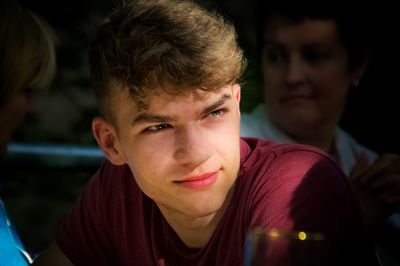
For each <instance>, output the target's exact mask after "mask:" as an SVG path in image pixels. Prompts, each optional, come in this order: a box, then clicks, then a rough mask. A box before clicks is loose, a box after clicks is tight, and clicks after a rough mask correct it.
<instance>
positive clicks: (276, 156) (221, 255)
mask: <svg viewBox="0 0 400 266" xmlns="http://www.w3.org/2000/svg"><path fill="white" fill-rule="evenodd" d="M256 226H261V227H265V228H279V229H285V230H291V229H296V230H303V231H310V232H320V233H323V234H324V235H325V236H326V238H327V239H328V240H329V254H330V255H329V256H330V258H329V260H328V261H329V262H330V263H332V265H377V261H376V258H375V255H374V251H373V248H372V246H371V245H370V242H369V241H367V239H366V236H365V235H364V233H363V232H364V231H363V227H362V225H361V222H360V218H359V213H358V209H357V208H356V204H355V202H354V199H353V197H352V195H351V192H350V189H349V186H348V184H347V180H346V178H345V177H344V176H343V174H342V172H341V170H340V169H339V168H338V167H337V166H336V164H335V163H334V162H333V161H332V160H331V159H330V158H329V156H328V155H326V154H325V153H323V152H322V151H319V150H317V149H315V148H312V147H308V146H303V145H298V144H274V143H272V142H267V141H263V140H257V139H251V138H244V139H242V140H241V167H240V170H239V174H238V178H237V181H236V186H235V191H234V195H233V197H232V201H231V204H230V206H229V208H228V209H227V211H226V214H225V215H224V217H223V218H222V220H221V221H220V224H219V225H218V227H217V229H216V231H215V232H214V234H213V236H212V238H211V239H210V241H209V243H208V244H207V245H206V246H205V247H204V248H203V249H201V250H198V249H191V248H188V247H186V246H185V245H184V243H183V242H182V241H181V240H180V239H179V237H178V236H177V235H176V233H175V232H174V231H173V229H172V228H171V227H170V226H169V225H168V223H167V222H166V221H165V220H164V218H163V216H162V215H161V213H160V211H159V210H158V208H157V206H156V205H155V204H154V202H153V201H152V200H151V199H149V198H148V197H147V196H145V195H144V194H143V193H142V192H141V191H140V189H139V187H138V186H137V184H136V183H135V180H134V178H133V176H132V173H131V171H130V169H129V168H128V167H127V166H114V165H112V164H111V163H109V162H105V163H104V164H103V165H102V166H101V168H100V169H99V171H98V172H97V173H96V175H95V176H94V177H93V178H92V179H91V180H90V181H89V182H88V184H87V185H86V187H85V189H84V191H83V193H82V194H81V196H80V198H79V199H78V201H77V202H76V204H75V206H74V207H73V209H72V211H71V213H70V215H69V216H68V217H67V219H66V220H65V222H64V223H63V224H62V225H61V227H60V229H59V231H58V232H57V236H56V240H57V243H58V245H59V247H60V249H61V250H62V251H63V252H64V253H65V254H66V256H67V257H68V258H69V259H70V260H71V261H72V262H73V263H74V264H76V265H168V266H170V265H171V266H178V265H185V266H186V265H204V266H210V265H218V266H222V265H241V264H242V263H243V253H244V252H243V249H244V240H245V235H246V233H247V232H248V230H249V229H250V228H252V227H256Z"/></svg>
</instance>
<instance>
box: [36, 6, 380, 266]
mask: <svg viewBox="0 0 400 266" xmlns="http://www.w3.org/2000/svg"><path fill="white" fill-rule="evenodd" d="M127 2H128V3H125V4H124V3H120V4H119V5H118V6H117V7H116V8H115V9H114V11H113V12H112V13H111V14H110V15H108V16H107V17H106V19H105V20H104V21H103V23H102V24H101V25H100V27H99V29H98V31H97V33H96V35H95V38H94V39H93V41H92V43H91V45H90V50H89V58H90V60H89V61H90V66H91V76H92V85H93V87H94V89H95V90H96V93H97V97H98V104H99V111H100V116H98V117H95V118H94V119H93V122H92V131H93V135H94V137H95V138H96V140H97V142H98V145H99V146H100V148H101V149H102V151H103V153H104V154H105V157H106V158H107V160H105V161H104V163H103V164H102V166H101V167H100V169H99V170H98V172H97V173H96V174H95V175H94V176H93V177H92V179H91V180H90V181H89V182H88V183H87V185H86V186H85V188H84V190H83V191H82V194H81V195H80V197H79V199H78V200H77V201H76V203H75V205H74V207H73V208H72V210H71V212H70V214H69V216H68V217H67V218H66V220H65V221H64V222H63V223H62V224H61V226H60V228H59V230H58V232H57V233H56V239H55V242H54V243H53V244H52V245H51V246H50V247H49V248H48V249H47V250H45V251H44V252H43V253H42V254H41V255H39V257H38V259H37V260H35V262H34V264H35V265H52V266H55V265H73V264H74V265H207V266H209V265H220V266H221V265H241V264H242V263H243V248H244V241H245V236H246V233H247V232H248V231H249V230H250V229H252V228H253V227H264V228H280V229H284V230H305V231H310V232H320V233H322V234H323V235H324V236H326V238H327V239H328V240H329V245H328V246H327V249H328V250H327V251H328V253H327V254H328V258H327V259H328V260H327V261H326V263H327V264H326V265H329V264H332V265H354V264H355V263H356V262H359V263H360V264H362V265H377V261H376V258H375V254H374V250H373V248H372V245H369V241H368V239H367V238H366V235H365V234H364V230H363V228H362V224H361V219H360V217H359V215H358V214H357V207H356V204H355V201H354V200H353V198H352V195H351V191H350V188H349V187H348V186H347V183H346V179H345V176H344V175H343V173H342V171H341V170H340V169H339V168H338V167H337V166H336V164H335V163H334V162H333V161H332V160H331V159H330V158H329V157H328V156H327V155H326V154H325V153H323V152H322V151H319V150H317V149H315V148H313V147H305V146H303V145H298V144H293V145H275V144H272V143H271V142H267V141H262V140H257V139H240V135H239V129H240V110H239V102H240V86H239V83H238V82H239V80H240V78H241V74H242V72H243V71H244V68H245V60H244V57H243V52H242V50H241V49H240V48H239V47H238V44H237V40H236V33H235V30H234V28H233V26H232V25H231V24H230V23H229V22H227V21H226V20H225V19H223V18H222V17H221V16H220V15H218V14H216V13H214V12H211V11H207V10H205V9H203V8H201V7H199V6H198V5H197V4H195V3H194V2H191V1H180V0H139V1H127ZM285 251H286V250H283V253H284V254H288V253H285ZM308 259H310V260H311V259H312V258H308ZM305 263H306V264H307V262H305Z"/></svg>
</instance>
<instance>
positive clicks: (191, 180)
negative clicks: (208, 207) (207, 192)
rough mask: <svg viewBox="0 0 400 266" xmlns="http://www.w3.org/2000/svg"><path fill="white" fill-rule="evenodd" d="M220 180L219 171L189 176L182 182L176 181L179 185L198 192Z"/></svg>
mask: <svg viewBox="0 0 400 266" xmlns="http://www.w3.org/2000/svg"><path fill="white" fill-rule="evenodd" d="M217 179H218V171H215V172H210V173H205V174H202V175H196V176H189V177H187V178H184V179H182V180H178V181H174V182H175V183H176V184H178V185H182V186H184V187H187V188H190V189H196V190H202V189H206V188H208V187H210V186H211V185H213V184H214V183H215V182H216V181H217Z"/></svg>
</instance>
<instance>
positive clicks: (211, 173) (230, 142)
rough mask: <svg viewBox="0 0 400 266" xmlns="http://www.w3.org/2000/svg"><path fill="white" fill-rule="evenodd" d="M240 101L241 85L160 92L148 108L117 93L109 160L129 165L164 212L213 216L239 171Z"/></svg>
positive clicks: (144, 190) (191, 215)
mask: <svg viewBox="0 0 400 266" xmlns="http://www.w3.org/2000/svg"><path fill="white" fill-rule="evenodd" d="M239 100H240V87H239V85H230V86H227V87H225V88H222V89H220V90H217V91H214V92H206V91H201V90H198V91H195V92H194V93H188V94H184V95H179V96H172V95H168V94H166V93H160V94H157V95H156V96H153V97H151V98H150V104H149V108H148V109H147V110H138V108H137V105H136V104H135V103H134V102H133V101H132V99H131V98H130V96H129V95H128V93H127V92H122V91H121V92H119V94H118V93H117V96H116V97H115V98H114V99H113V103H114V108H113V113H114V117H115V121H116V122H115V127H114V129H115V131H114V137H113V138H114V140H113V142H114V148H115V150H116V152H117V153H118V155H117V156H116V157H113V158H117V160H113V159H110V156H107V157H109V159H110V160H111V161H112V162H113V163H115V164H124V163H126V164H127V165H129V167H130V169H131V171H132V173H133V175H134V177H135V180H136V182H137V184H138V185H139V187H140V188H141V190H142V191H143V192H144V193H145V194H146V195H147V196H148V197H149V198H151V199H153V200H154V201H155V203H156V204H157V205H158V206H159V208H160V209H161V210H162V211H163V213H165V212H168V213H170V214H172V213H176V214H179V215H184V216H189V217H203V216H206V215H212V214H214V213H216V212H217V211H218V210H219V209H220V208H221V207H222V205H223V203H224V200H225V198H226V197H227V195H228V192H229V191H230V189H231V188H232V187H233V184H234V182H235V180H236V177H237V172H238V169H239V164H240V145H239V128H240V126H239V121H240V111H239ZM106 155H107V152H106ZM111 157H112V156H111Z"/></svg>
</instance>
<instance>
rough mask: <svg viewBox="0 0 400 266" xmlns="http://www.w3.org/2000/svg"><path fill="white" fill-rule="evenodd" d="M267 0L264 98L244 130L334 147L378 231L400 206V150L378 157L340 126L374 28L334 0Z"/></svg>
mask: <svg viewBox="0 0 400 266" xmlns="http://www.w3.org/2000/svg"><path fill="white" fill-rule="evenodd" d="M260 2H263V3H262V4H261V6H259V7H258V10H257V12H258V13H259V16H258V19H259V20H258V27H259V28H258V37H259V38H258V44H259V45H258V47H259V52H260V55H259V60H260V62H259V64H260V68H261V69H262V77H263V89H264V97H265V103H263V104H260V105H259V106H257V107H256V108H255V109H254V110H253V111H252V112H251V113H249V114H242V117H241V135H242V136H253V137H259V138H264V139H269V140H274V141H278V142H288V143H302V144H308V145H312V146H316V147H318V148H320V149H323V150H325V151H326V152H327V153H329V154H330V155H331V156H332V157H333V158H334V159H335V160H336V162H337V163H338V165H339V166H340V167H341V168H342V170H343V171H344V172H345V173H346V174H347V175H348V176H349V181H350V184H351V185H352V188H353V191H354V194H355V195H356V197H357V198H358V199H359V202H360V206H361V209H362V212H363V216H364V220H365V223H366V225H367V226H368V228H369V229H370V231H371V233H372V235H373V236H374V237H376V236H377V234H376V233H377V231H378V230H379V228H380V227H381V225H382V224H384V223H385V222H386V220H387V218H388V217H389V216H391V215H393V214H394V213H396V212H399V211H400V157H399V156H398V155H395V154H385V155H382V156H380V157H378V155H377V154H376V153H375V152H374V151H372V150H370V149H368V148H366V147H364V146H362V145H361V144H359V143H358V142H357V141H356V140H355V139H354V138H353V137H352V136H351V135H350V134H348V133H347V132H345V131H344V130H343V129H342V128H340V127H339V121H340V119H341V117H342V114H343V111H344V108H345V105H346V101H347V96H348V92H349V90H351V89H352V88H354V87H357V86H358V84H359V82H360V80H361V78H362V76H363V74H364V71H365V69H366V67H367V63H368V56H369V47H370V44H369V38H371V37H372V34H371V32H369V31H370V30H371V29H370V28H369V27H368V26H367V25H366V24H365V22H366V20H364V19H363V18H362V16H360V14H362V13H363V11H364V10H363V8H362V7H360V6H357V9H356V10H354V9H352V7H351V6H350V5H349V3H345V4H344V6H343V5H342V6H340V4H338V3H335V2H331V1H328V2H326V1H260ZM361 6H362V5H361ZM356 15H358V16H357V17H355V16H356ZM368 19H370V17H368Z"/></svg>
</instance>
